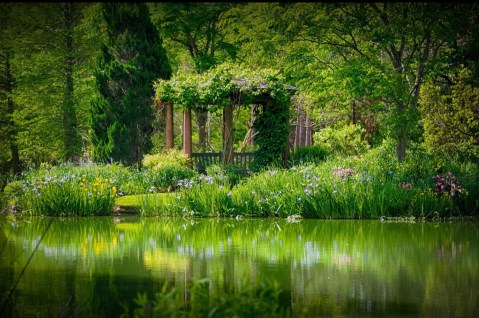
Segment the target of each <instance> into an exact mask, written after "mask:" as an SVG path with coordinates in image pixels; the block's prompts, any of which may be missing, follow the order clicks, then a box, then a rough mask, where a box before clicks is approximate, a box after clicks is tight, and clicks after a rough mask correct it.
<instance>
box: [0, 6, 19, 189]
mask: <svg viewBox="0 0 479 318" xmlns="http://www.w3.org/2000/svg"><path fill="white" fill-rule="evenodd" d="M0 10H1V11H0V14H1V15H0V17H1V18H2V19H0V20H1V21H2V22H0V23H1V24H2V25H1V28H0V29H1V30H7V29H9V27H10V26H9V24H10V23H11V20H12V17H11V10H12V8H11V4H2V5H1V7H0ZM10 36H11V34H8V33H7V32H2V33H1V35H0V39H1V40H2V41H0V43H1V46H0V118H1V119H0V123H1V125H0V126H1V127H2V128H0V138H1V139H2V140H6V144H5V145H6V147H5V148H4V147H3V143H2V147H1V148H0V150H1V151H2V153H7V152H8V151H9V152H10V158H11V159H10V160H8V159H7V158H0V160H1V163H2V167H7V169H8V167H11V172H12V173H13V175H16V174H18V173H20V171H21V170H20V157H19V153H18V144H17V138H18V136H17V127H16V124H15V121H14V119H13V114H14V111H15V104H14V102H13V98H12V94H13V87H14V78H13V74H12V66H11V62H12V54H13V52H12V48H11V46H10V44H11V43H10V42H9V40H11V38H9V37H10ZM6 161H10V162H9V164H6V165H5V164H4V163H5V162H6ZM6 173H7V171H2V174H6ZM2 181H4V180H0V182H2ZM0 186H1V184H0Z"/></svg>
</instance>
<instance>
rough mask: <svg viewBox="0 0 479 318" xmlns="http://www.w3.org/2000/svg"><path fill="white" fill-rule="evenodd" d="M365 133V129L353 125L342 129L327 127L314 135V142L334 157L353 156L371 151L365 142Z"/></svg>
mask: <svg viewBox="0 0 479 318" xmlns="http://www.w3.org/2000/svg"><path fill="white" fill-rule="evenodd" d="M364 133H365V130H364V128H362V127H361V126H359V125H353V124H351V125H345V126H343V127H340V128H334V127H326V128H324V129H321V130H320V131H318V132H316V133H315V134H314V140H315V142H316V143H318V144H321V145H322V146H323V147H324V148H325V149H326V151H327V152H328V153H330V154H332V155H336V156H353V155H360V154H363V153H365V152H366V150H368V149H369V144H368V143H367V142H366V141H365V140H363V135H364Z"/></svg>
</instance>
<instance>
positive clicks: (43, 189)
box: [20, 175, 117, 216]
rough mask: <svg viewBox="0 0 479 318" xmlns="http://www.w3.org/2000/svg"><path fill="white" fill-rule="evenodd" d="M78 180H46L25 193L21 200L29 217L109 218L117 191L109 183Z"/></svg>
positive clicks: (102, 180)
mask: <svg viewBox="0 0 479 318" xmlns="http://www.w3.org/2000/svg"><path fill="white" fill-rule="evenodd" d="M76 179H77V177H76V176H75V175H72V176H70V177H67V178H65V177H63V178H62V179H57V178H53V177H51V178H48V177H47V178H44V179H43V180H37V181H36V182H35V185H34V186H33V187H29V188H26V189H25V195H23V196H22V197H21V199H20V202H21V206H22V207H23V209H24V212H25V214H27V213H28V214H32V215H48V216H91V215H109V214H111V212H112V211H113V206H114V204H115V195H116V191H117V190H116V187H115V186H113V187H111V186H110V184H109V182H108V181H107V180H106V179H101V178H96V180H95V181H94V182H92V183H90V182H88V181H87V180H86V178H85V177H84V178H81V179H80V180H79V181H77V180H76Z"/></svg>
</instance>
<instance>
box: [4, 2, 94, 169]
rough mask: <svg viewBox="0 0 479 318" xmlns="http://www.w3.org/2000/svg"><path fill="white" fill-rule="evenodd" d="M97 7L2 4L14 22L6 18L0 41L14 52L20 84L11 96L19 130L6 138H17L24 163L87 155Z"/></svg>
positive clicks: (11, 69)
mask: <svg viewBox="0 0 479 318" xmlns="http://www.w3.org/2000/svg"><path fill="white" fill-rule="evenodd" d="M97 7H98V5H97V4H90V3H75V4H70V3H36V4H30V3H9V4H3V5H2V15H3V13H6V12H7V11H6V8H9V11H10V14H9V19H1V20H2V22H3V23H7V22H8V21H9V22H8V24H7V25H5V28H2V32H1V33H2V35H1V38H2V41H0V42H1V45H2V47H4V48H6V47H8V48H9V50H8V51H9V54H8V57H9V63H8V66H9V68H8V69H9V72H10V75H11V78H13V79H14V80H15V81H14V84H15V85H13V86H10V87H11V88H12V90H11V92H10V93H9V95H8V96H9V97H10V98H11V102H10V105H13V108H12V107H10V109H13V113H12V114H11V116H10V119H11V120H10V123H11V127H13V126H12V125H14V128H15V129H9V130H8V138H6V140H16V142H15V144H16V147H17V149H18V154H19V155H18V157H19V158H18V159H19V160H17V161H20V162H22V164H26V165H29V164H38V163H40V162H43V161H50V162H52V161H63V160H67V161H70V160H75V159H77V158H78V157H79V156H80V155H81V154H82V150H83V149H82V143H81V142H82V141H84V138H82V137H81V135H83V136H85V133H86V132H87V129H88V117H87V116H86V114H87V109H88V104H89V103H88V102H86V101H88V100H89V99H90V98H91V95H92V92H93V89H92V88H93V81H92V76H91V74H90V73H89V72H88V70H89V69H90V68H91V67H90V65H91V62H92V60H93V56H94V54H93V52H94V51H95V49H96V48H99V47H98V46H96V45H95V43H98V40H97V39H98V35H99V32H98V31H97V30H96V29H95V23H94V22H95V20H93V19H94V18H95V13H97V10H96V8H97ZM3 56H4V57H6V56H7V55H5V54H4V55H3ZM4 62H5V60H4ZM4 65H7V64H4ZM4 70H6V69H4ZM5 74H6V73H3V74H2V75H5ZM84 145H85V146H86V143H85V144H84ZM14 153H15V152H14ZM14 158H15V156H13V157H12V158H11V159H12V160H13V159H14ZM13 161H14V162H15V160H13Z"/></svg>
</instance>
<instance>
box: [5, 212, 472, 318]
mask: <svg viewBox="0 0 479 318" xmlns="http://www.w3.org/2000/svg"><path fill="white" fill-rule="evenodd" d="M0 226H1V227H0V261H1V262H0V292H1V303H0V306H1V307H0V310H1V312H0V316H1V317H58V316H60V317H119V316H120V315H121V314H122V313H124V311H125V310H124V307H123V306H124V305H127V306H130V308H131V307H132V306H133V302H132V301H133V299H134V298H135V297H136V296H137V294H138V293H139V292H142V293H144V292H146V293H148V294H150V295H154V294H155V293H156V292H158V291H159V290H161V287H162V286H163V283H164V282H165V281H168V282H169V283H170V284H172V285H174V286H176V287H177V288H179V289H181V290H185V286H187V284H188V282H190V281H191V280H192V279H194V278H205V277H207V278H209V279H210V284H212V285H214V286H226V285H228V286H235V287H236V288H239V289H240V288H243V287H244V286H245V282H248V283H247V284H246V285H248V286H253V285H254V284H259V283H260V282H261V281H263V280H265V279H269V280H274V281H277V282H279V284H280V286H281V288H282V289H283V290H284V291H285V293H284V295H285V297H283V299H282V301H284V302H285V303H287V304H288V306H289V305H290V306H291V308H293V309H297V308H302V309H305V310H306V311H305V312H306V316H310V317H318V316H328V317H331V316H333V317H359V316H360V317H369V316H388V317H479V223H477V222H438V223H433V222H417V223H410V222H409V223H408V222H380V221H376V220H373V221H365V220H362V221H357V220H355V221H346V220H298V221H295V222H291V221H288V220H283V219H240V220H236V219H172V218H168V219H164V218H138V217H115V218H111V217H95V218H67V219H59V218H54V219H51V218H5V217H4V218H2V219H0Z"/></svg>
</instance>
